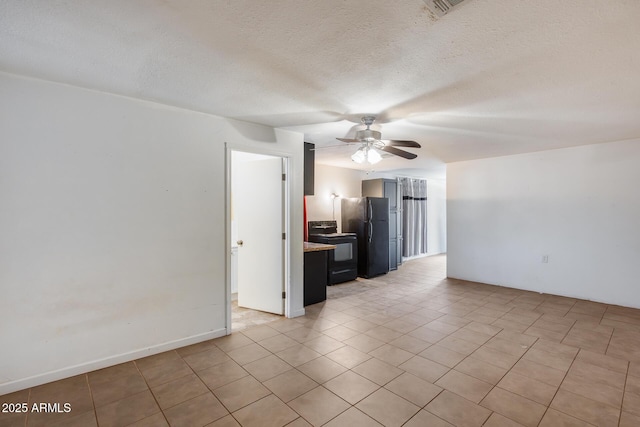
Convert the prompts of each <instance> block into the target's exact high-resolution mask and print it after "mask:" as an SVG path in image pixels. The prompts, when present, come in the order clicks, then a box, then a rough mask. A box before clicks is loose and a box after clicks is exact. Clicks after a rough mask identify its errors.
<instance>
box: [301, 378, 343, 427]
mask: <svg viewBox="0 0 640 427" xmlns="http://www.w3.org/2000/svg"><path fill="white" fill-rule="evenodd" d="M289 406H290V407H291V408H293V410H294V411H296V412H297V413H298V414H300V415H301V416H302V417H303V418H304V419H305V420H307V421H308V422H309V423H311V424H312V425H314V426H320V425H322V424H325V423H326V422H328V421H329V420H331V419H333V418H335V417H336V416H338V415H339V414H341V413H342V412H344V411H346V410H347V409H349V407H350V405H349V404H348V403H347V402H345V401H344V400H342V399H340V398H339V397H338V396H336V395H335V394H333V393H331V392H330V391H329V390H327V389H326V388H324V387H322V386H319V387H316V388H314V389H313V390H311V391H308V392H307V393H305V394H303V395H302V396H299V397H297V398H295V399H294V400H292V401H291V402H289Z"/></svg>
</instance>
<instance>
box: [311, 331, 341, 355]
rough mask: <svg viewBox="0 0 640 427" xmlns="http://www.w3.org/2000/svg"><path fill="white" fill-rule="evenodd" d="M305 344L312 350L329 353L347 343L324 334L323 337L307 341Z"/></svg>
mask: <svg viewBox="0 0 640 427" xmlns="http://www.w3.org/2000/svg"><path fill="white" fill-rule="evenodd" d="M304 345H305V346H307V347H309V348H310V349H312V350H315V351H317V352H318V353H320V354H327V353H329V352H331V351H334V350H337V349H339V348H340V347H343V346H344V345H345V344H344V343H342V342H341V341H338V340H336V339H334V338H331V337H329V336H326V335H323V336H321V337H318V338H314V339H312V340H309V341H306V342H305V343H304Z"/></svg>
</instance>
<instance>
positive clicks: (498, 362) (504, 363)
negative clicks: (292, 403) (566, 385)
mask: <svg viewBox="0 0 640 427" xmlns="http://www.w3.org/2000/svg"><path fill="white" fill-rule="evenodd" d="M525 354H526V353H525ZM471 357H473V358H475V359H480V360H482V361H484V362H487V363H489V364H491V365H494V366H497V367H499V368H502V369H511V367H512V366H513V365H515V364H516V362H517V361H518V359H519V357H518V356H513V355H511V354H507V353H503V352H501V351H498V350H495V349H493V348H490V347H485V346H484V345H483V346H482V347H480V348H479V349H477V350H476V351H474V352H473V353H471ZM567 368H568V366H567Z"/></svg>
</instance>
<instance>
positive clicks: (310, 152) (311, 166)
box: [304, 142, 316, 196]
mask: <svg viewBox="0 0 640 427" xmlns="http://www.w3.org/2000/svg"><path fill="white" fill-rule="evenodd" d="M315 147H316V145H315V144H312V143H310V142H305V143H304V195H305V196H313V186H314V176H315V160H316V152H315V151H314V148H315Z"/></svg>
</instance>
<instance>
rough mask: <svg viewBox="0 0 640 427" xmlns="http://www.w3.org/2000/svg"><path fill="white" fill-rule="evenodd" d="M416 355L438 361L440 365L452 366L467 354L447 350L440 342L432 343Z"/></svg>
mask: <svg viewBox="0 0 640 427" xmlns="http://www.w3.org/2000/svg"><path fill="white" fill-rule="evenodd" d="M418 355H419V356H421V357H424V358H426V359H429V360H432V361H434V362H437V363H440V364H441V365H444V366H447V367H449V368H453V367H454V366H456V365H457V364H458V363H460V362H461V361H462V360H464V358H465V357H467V355H465V354H461V353H458V352H456V351H453V350H449V349H448V348H446V347H444V346H442V345H440V344H434V345H432V346H431V347H429V348H427V349H425V350H424V351H422V352H420V353H419V354H418Z"/></svg>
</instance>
